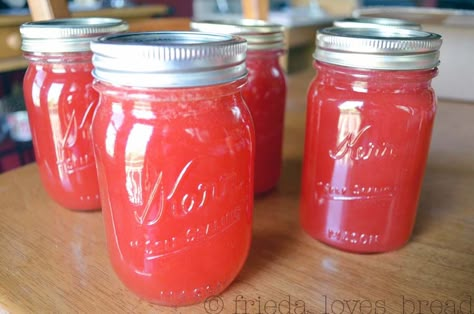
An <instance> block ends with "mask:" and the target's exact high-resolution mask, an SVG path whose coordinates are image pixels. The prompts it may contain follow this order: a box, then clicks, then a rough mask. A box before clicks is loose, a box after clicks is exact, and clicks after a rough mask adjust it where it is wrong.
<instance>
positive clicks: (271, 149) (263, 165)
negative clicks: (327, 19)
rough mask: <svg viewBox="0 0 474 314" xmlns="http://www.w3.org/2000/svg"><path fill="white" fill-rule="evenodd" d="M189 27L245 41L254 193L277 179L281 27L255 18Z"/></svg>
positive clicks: (282, 91) (282, 99)
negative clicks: (253, 148)
mask: <svg viewBox="0 0 474 314" xmlns="http://www.w3.org/2000/svg"><path fill="white" fill-rule="evenodd" d="M191 28H192V29H194V30H199V31H204V32H219V33H228V34H237V35H239V36H242V37H243V38H245V39H246V40H247V42H248V52H247V61H246V63H247V70H248V72H249V76H248V84H247V85H245V86H244V88H243V90H242V93H243V97H244V100H245V103H246V104H247V106H248V107H249V109H250V112H251V114H252V118H253V122H254V125H255V141H256V151H255V152H256V153H255V193H257V194H258V193H263V192H267V191H269V190H271V189H272V188H273V187H275V186H276V185H277V183H278V180H279V178H280V172H281V164H282V144H283V125H284V114H285V101H286V79H285V74H284V72H283V70H282V68H281V66H280V63H279V58H280V56H281V55H282V54H283V53H284V42H283V38H284V36H283V27H282V26H281V25H277V24H270V23H267V22H265V21H259V20H245V19H244V20H229V21H195V22H192V23H191Z"/></svg>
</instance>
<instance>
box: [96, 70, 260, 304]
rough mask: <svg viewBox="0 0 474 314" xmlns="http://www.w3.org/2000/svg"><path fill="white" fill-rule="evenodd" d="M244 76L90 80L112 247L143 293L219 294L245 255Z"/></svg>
mask: <svg viewBox="0 0 474 314" xmlns="http://www.w3.org/2000/svg"><path fill="white" fill-rule="evenodd" d="M244 82H245V79H240V80H238V81H236V82H233V83H228V84H222V85H214V86H202V87H196V88H174V89H173V88H132V87H117V86H113V85H111V84H108V83H104V82H97V83H96V84H95V88H96V89H97V91H99V93H100V95H101V96H100V101H99V105H98V108H97V110H96V113H95V115H94V120H93V125H92V135H93V141H94V147H95V156H96V160H97V168H98V177H99V185H100V189H101V199H102V202H103V204H102V210H103V216H104V222H105V228H106V236H107V243H108V250H109V255H110V258H111V261H112V265H113V267H114V269H115V271H116V273H117V275H118V276H119V278H120V279H121V280H122V281H123V283H124V284H125V285H126V286H127V287H128V288H130V289H131V290H132V291H134V292H135V293H136V294H138V295H139V296H140V297H142V298H144V299H147V300H149V301H152V302H155V303H159V304H163V305H171V306H178V305H186V304H192V303H197V302H201V301H203V300H204V299H206V298H207V297H208V296H210V295H216V294H219V293H220V292H222V291H223V290H224V289H225V288H226V287H227V286H228V285H229V284H230V283H231V282H232V281H233V280H234V278H235V277H236V276H237V274H238V272H239V271H240V269H241V268H242V266H243V264H244V261H245V260H246V257H247V254H248V251H249V247H250V240H251V226H252V211H253V197H252V196H253V176H254V166H253V159H254V157H255V156H254V155H255V153H254V146H255V143H254V142H255V139H254V136H255V132H254V129H253V125H252V121H251V116H250V113H249V111H248V109H247V107H246V106H245V103H244V101H243V99H242V96H241V91H240V90H241V87H242V85H243V83H244Z"/></svg>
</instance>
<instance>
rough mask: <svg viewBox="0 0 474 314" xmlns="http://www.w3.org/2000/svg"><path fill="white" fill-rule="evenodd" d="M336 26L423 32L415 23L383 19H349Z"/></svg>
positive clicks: (335, 23) (337, 22)
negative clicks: (404, 29) (403, 29)
mask: <svg viewBox="0 0 474 314" xmlns="http://www.w3.org/2000/svg"><path fill="white" fill-rule="evenodd" d="M334 26H337V27H344V28H374V27H375V28H406V29H413V30H421V25H420V24H418V23H415V22H411V21H406V20H399V19H391V18H390V19H389V18H383V17H348V18H345V19H341V20H337V21H334Z"/></svg>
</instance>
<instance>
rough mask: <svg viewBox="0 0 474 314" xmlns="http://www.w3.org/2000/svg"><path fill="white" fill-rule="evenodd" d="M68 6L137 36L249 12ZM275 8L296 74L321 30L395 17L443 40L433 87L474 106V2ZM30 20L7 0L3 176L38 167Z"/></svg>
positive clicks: (322, 1) (23, 5) (128, 4)
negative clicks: (31, 120)
mask: <svg viewBox="0 0 474 314" xmlns="http://www.w3.org/2000/svg"><path fill="white" fill-rule="evenodd" d="M68 6H69V11H70V12H72V13H73V15H77V16H108V17H119V18H124V19H126V20H127V21H128V22H129V23H130V24H131V25H135V29H136V30H141V28H140V27H141V26H143V27H145V26H146V29H147V30H150V27H149V25H150V23H149V22H150V19H151V20H153V21H152V23H154V24H153V25H160V26H159V27H160V29H162V28H164V29H186V28H187V27H188V25H189V20H190V19H192V18H194V19H222V18H226V17H237V18H240V17H242V12H243V10H242V1H241V0H70V1H68ZM269 9H270V10H269V14H268V20H270V21H272V22H275V23H279V24H282V25H284V26H285V28H286V31H285V36H286V44H287V54H286V56H285V60H284V61H283V62H284V67H285V69H286V70H287V72H288V73H289V74H290V75H291V73H294V72H298V71H303V70H305V69H309V68H311V62H312V58H311V54H312V52H313V50H314V37H315V33H316V31H317V29H319V28H322V27H326V26H329V25H331V24H332V23H333V21H334V20H336V19H340V18H344V17H349V16H382V17H394V18H401V19H407V20H411V21H415V22H418V23H420V24H421V25H422V27H423V29H425V30H428V31H433V32H436V33H439V34H441V35H442V36H443V37H444V44H443V47H442V50H441V60H442V62H441V66H440V75H439V77H438V78H437V79H435V81H434V84H433V85H434V88H435V89H436V91H437V94H438V96H439V97H441V98H448V99H455V100H461V101H470V102H472V101H474V88H472V86H471V85H472V83H471V81H472V79H471V76H472V73H474V66H473V63H472V62H471V55H472V51H474V0H270V1H269ZM170 18H172V19H170ZM29 20H31V18H30V13H29V10H28V5H27V1H26V0H0V41H1V42H2V49H0V173H1V172H5V171H8V170H10V169H13V168H15V167H18V166H21V165H24V164H26V163H29V162H33V161H34V154H33V147H32V144H31V134H30V131H29V125H28V117H27V114H26V111H25V106H24V102H23V91H22V79H23V74H24V72H25V69H26V62H25V60H24V59H23V57H22V55H21V38H20V35H19V32H18V28H19V26H20V25H21V24H22V23H24V22H27V21H29ZM145 21H146V22H145ZM157 22H159V23H157Z"/></svg>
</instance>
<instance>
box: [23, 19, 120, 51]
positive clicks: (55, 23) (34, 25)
mask: <svg viewBox="0 0 474 314" xmlns="http://www.w3.org/2000/svg"><path fill="white" fill-rule="evenodd" d="M126 30H128V24H127V23H126V22H124V21H122V20H120V19H114V18H101V17H91V18H68V19H56V20H47V21H38V22H29V23H24V24H23V25H21V26H20V33H21V37H22V39H23V43H22V46H21V49H22V50H23V51H26V52H46V53H55V52H81V51H90V42H91V40H93V39H95V38H97V37H100V36H103V35H106V34H111V33H118V32H124V31H126Z"/></svg>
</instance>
